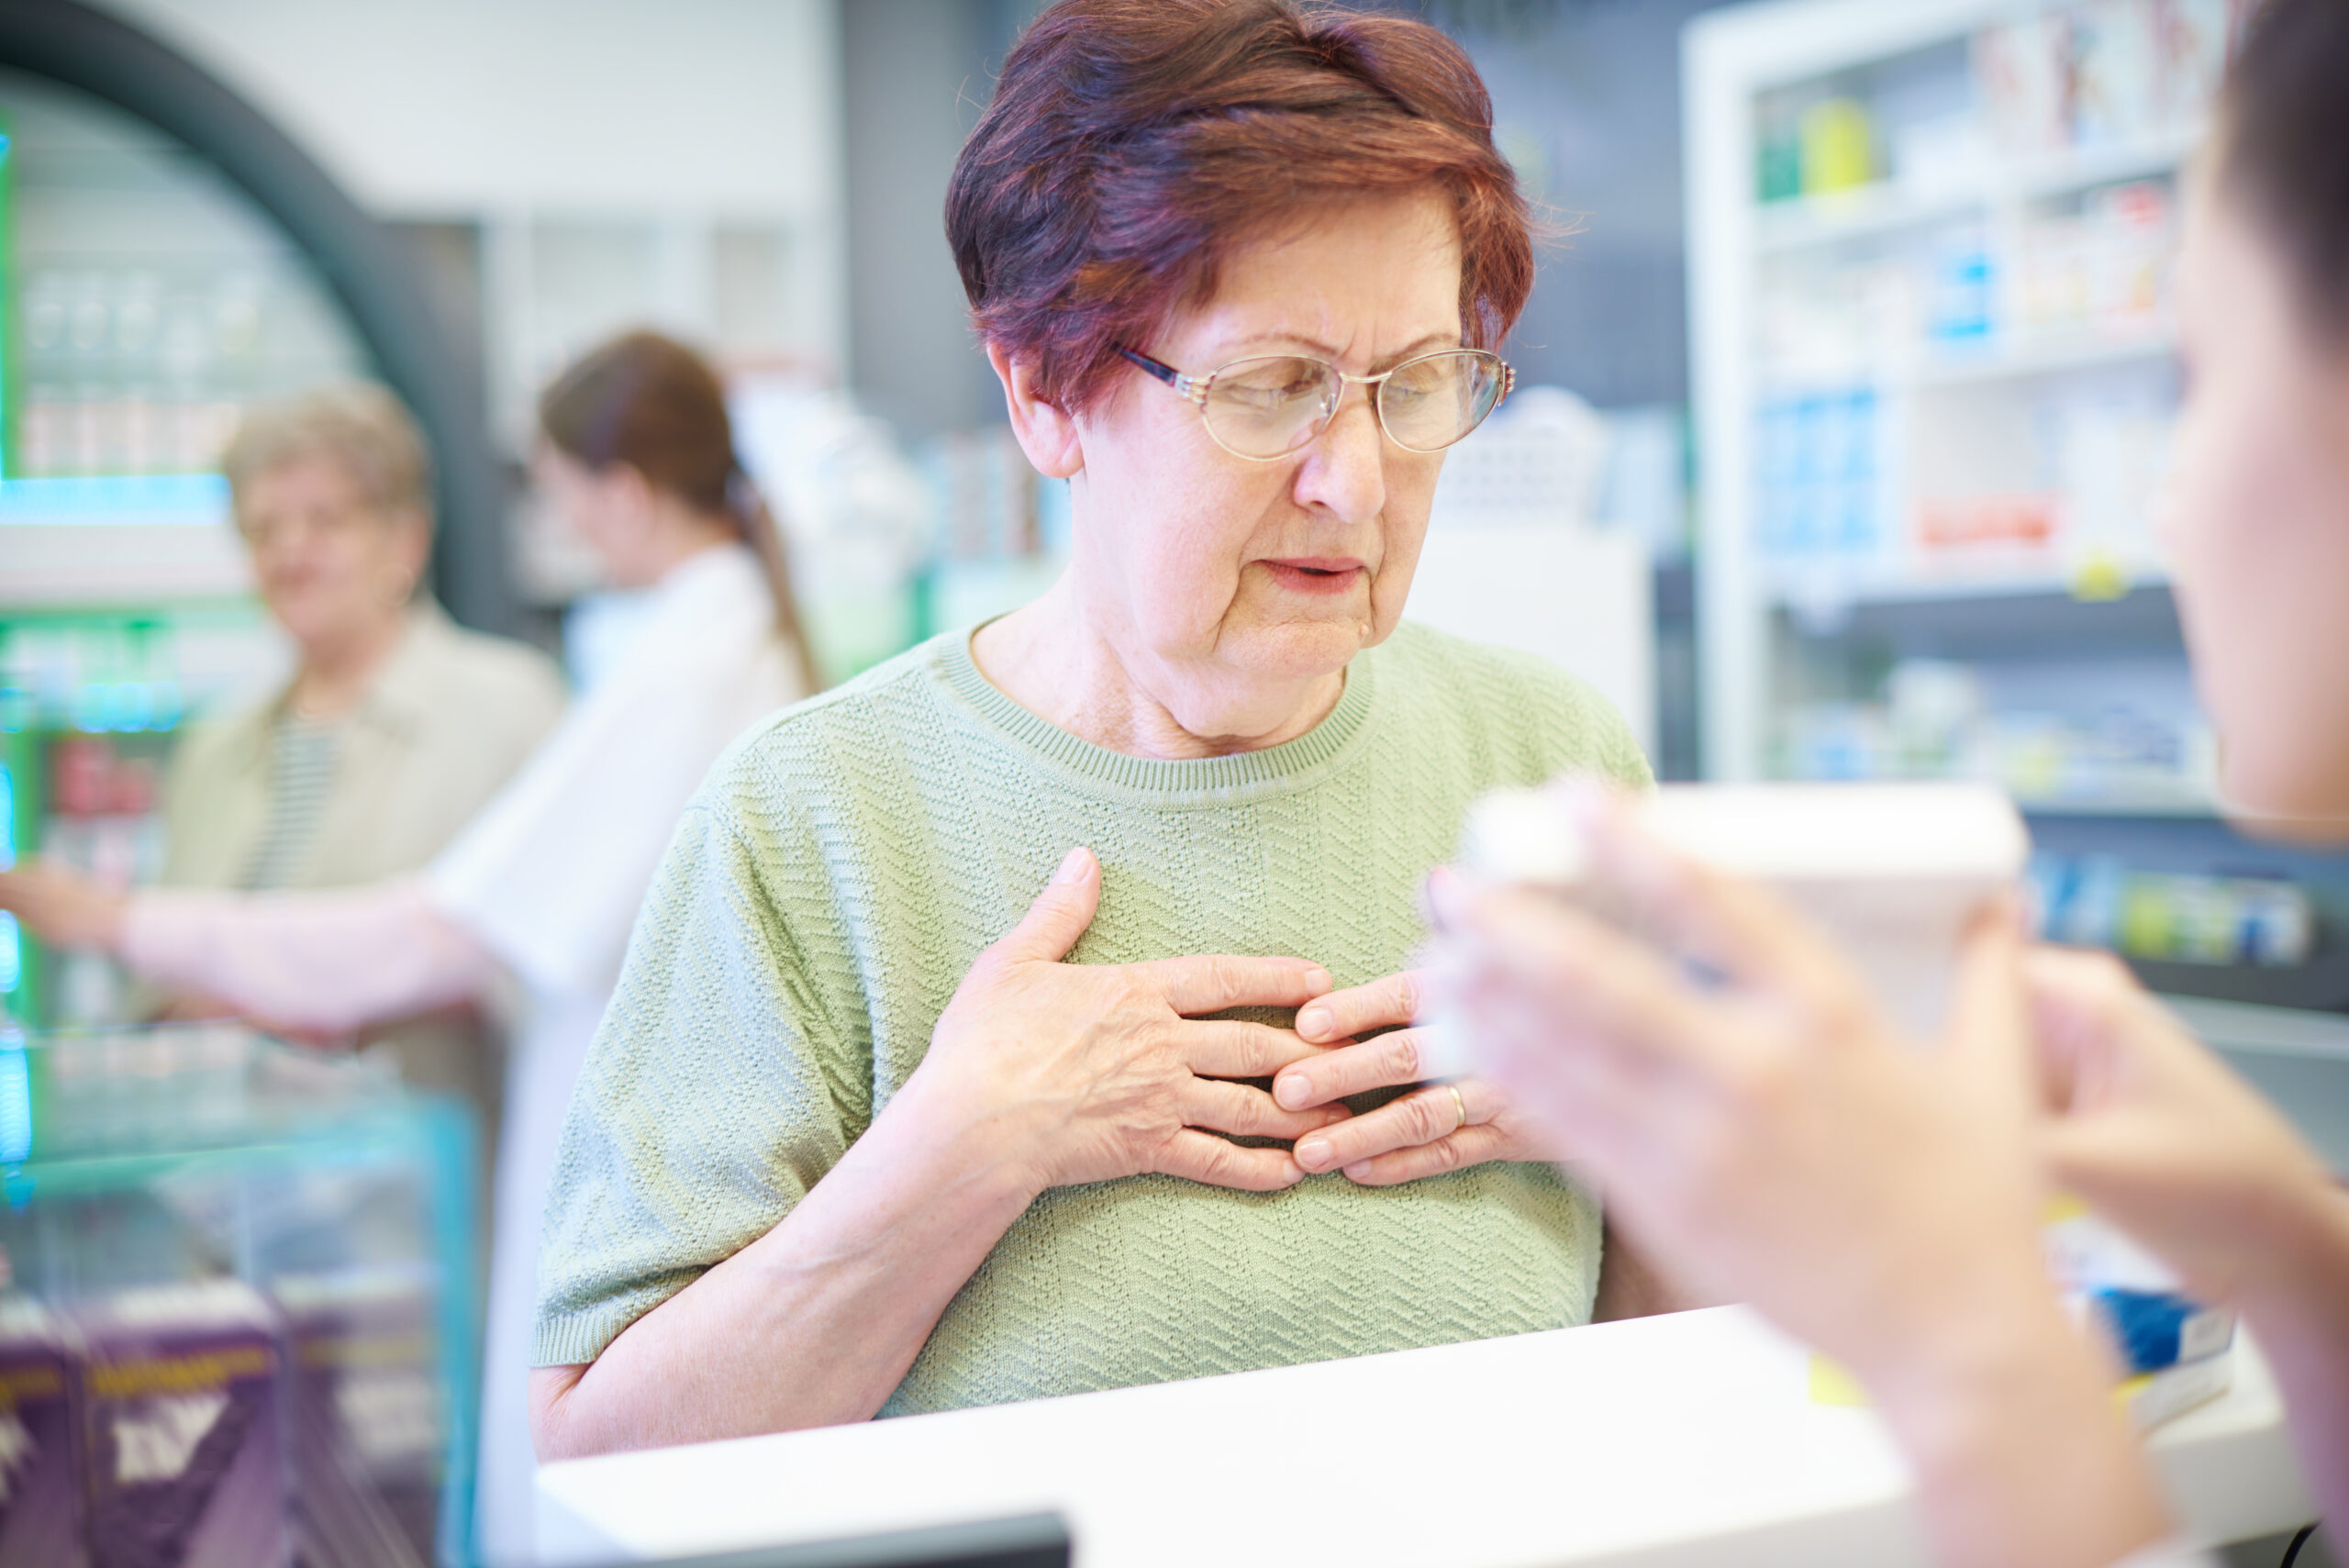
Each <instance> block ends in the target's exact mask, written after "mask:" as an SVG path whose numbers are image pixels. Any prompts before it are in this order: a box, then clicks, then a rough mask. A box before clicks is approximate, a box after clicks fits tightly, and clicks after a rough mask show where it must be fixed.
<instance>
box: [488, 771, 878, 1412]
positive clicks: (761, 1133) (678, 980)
mask: <svg viewBox="0 0 2349 1568" xmlns="http://www.w3.org/2000/svg"><path fill="white" fill-rule="evenodd" d="M716 783H717V781H715V780H714V781H713V784H716ZM714 793H716V792H715V791H714V790H713V791H705V793H704V795H703V796H702V798H701V799H699V800H697V801H696V804H695V805H694V806H692V807H690V808H689V809H688V810H687V811H686V813H685V818H684V820H683V821H682V822H681V823H680V824H679V826H678V828H677V832H676V836H675V838H674V840H672V842H671V844H670V847H669V851H668V853H667V855H666V856H665V857H664V858H663V860H662V864H661V867H660V870H659V871H658V873H656V874H655V876H654V878H653V884H652V888H651V893H650V894H649V895H648V896H647V898H646V901H645V905H644V908H643V911H642V913H641V915H640V917H639V918H638V922H637V927H636V931H635V934H634V936H633V938H632V939H631V940H630V942H629V952H628V959H627V962H626V964H625V965H624V967H623V969H622V972H621V976H620V983H619V986H618V991H617V992H616V993H615V994H614V995H613V998H612V1004H611V1006H610V1007H609V1008H608V1009H607V1011H606V1013H605V1015H604V1021H603V1025H602V1027H601V1028H600V1029H598V1030H597V1031H596V1040H595V1043H594V1044H593V1046H592V1047H591V1048H590V1050H589V1051H588V1056H587V1062H586V1065H585V1067H584V1071H583V1073H581V1076H580V1081H579V1084H578V1087H577V1089H576V1090H575V1091H574V1092H573V1095H572V1101H571V1109H570V1114H569V1117H568V1118H567V1120H566V1121H565V1123H564V1127H563V1133H562V1144H561V1148H560V1151H559V1153H558V1155H557V1158H556V1162H555V1169H554V1175H553V1182H552V1185H551V1190H550V1192H549V1195H548V1199H547V1211H546V1221H545V1231H544V1236H543V1240H542V1244H541V1247H540V1258H539V1314H538V1323H537V1329H536V1332H535V1334H534V1336H533V1344H532V1360H533V1363H534V1364H536V1365H540V1366H562V1365H575V1364H577V1363H580V1362H589V1361H593V1360H594V1359H596V1356H598V1355H600V1354H602V1352H603V1351H604V1348H605V1347H606V1346H607V1345H609V1344H610V1343H611V1342H612V1340H614V1339H615V1338H617V1337H618V1335H619V1333H620V1331H621V1330H622V1329H626V1328H627V1327H628V1326H629V1324H630V1323H633V1322H634V1321H635V1320H636V1319H637V1318H640V1317H642V1316H643V1315H644V1314H645V1313H647V1312H650V1311H651V1310H652V1309H653V1308H654V1307H658V1306H660V1305H661V1304H662V1302H664V1301H666V1300H668V1299H669V1297H670V1296H674V1295H675V1294H676V1293H677V1292H678V1291H680V1290H683V1289H684V1288H685V1286H686V1285H688V1284H692V1283H693V1281H694V1280H695V1279H696V1278H698V1277H699V1276H700V1274H701V1273H702V1272H703V1271H704V1270H706V1269H708V1268H710V1267H712V1266H713V1265H715V1264H717V1263H718V1262H722V1261H724V1260H725V1259H727V1258H729V1257H730V1256H732V1255H733V1254H734V1253H736V1252H738V1251H740V1250H741V1249H742V1248H744V1247H746V1246H748V1245H749V1244H750V1243H751V1242H752V1241H754V1240H758V1239H759V1238H760V1237H761V1236H763V1235H765V1234H766V1233H767V1232H768V1231H769V1230H771V1229H774V1227H775V1226H776V1225H777V1224H779V1223H780V1222H781V1221H782V1220H783V1218H784V1217H785V1215H787V1214H789V1213H790V1212H791V1210H792V1208H793V1207H794V1206H795V1205H796V1204H797V1203H798V1201H799V1200H800V1198H801V1197H803V1196H804V1195H806V1194H807V1191H808V1189H809V1188H811V1187H813V1186H814V1185H815V1184H816V1183H817V1182H818V1180H819V1179H821V1178H822V1176H823V1175H824V1173H826V1172H828V1171H829V1170H830V1169H831V1168H832V1166H833V1165H834V1164H835V1163H837V1162H839V1160H840V1158H841V1154H842V1153H843V1152H845V1151H846V1150H847V1147H848V1145H849V1143H850V1141H851V1140H852V1138H853V1137H854V1136H855V1131H856V1130H861V1121H862V1106H863V1104H864V1103H866V1102H865V1100H864V1096H863V1095H862V1094H861V1093H860V1091H859V1089H858V1088H857V1084H858V1083H859V1081H860V1078H867V1077H869V1073H860V1071H859V1069H858V1068H857V1067H856V1065H855V1064H854V1063H853V1062H851V1061H849V1060H848V1059H847V1056H846V1054H845V1053H844V1051H842V1048H841V1041H840V1040H839V1037H838V1036H837V1035H836V1033H835V1031H834V1030H833V1029H831V1028H830V1027H829V1023H828V1021H827V1018H826V1015H825V1010H824V1007H823V1006H822V1003H821V1000H820V998H819V996H818V992H817V989H816V987H815V985H814V984H812V982H811V979H810V976H809V971H808V966H807V962H806V960H805V957H804V955H803V953H802V952H801V951H800V949H799V947H798V945H797V943H796V940H795V939H794V936H793V933H792V931H791V930H790V929H788V927H787V925H786V923H785V919H784V918H783V917H782V914H781V912H780V911H781V906H780V903H779V901H778V900H777V899H775V898H774V896H772V889H773V880H772V879H773V877H774V874H776V873H777V871H778V867H777V865H776V862H777V860H778V858H779V856H780V845H779V842H778V840H776V838H775V836H774V835H773V834H772V833H756V832H745V831H744V830H743V828H742V825H741V819H740V815H739V814H738V813H736V812H734V811H731V810H729V808H727V807H725V806H721V805H718V804H713V801H712V795H713V794H714ZM754 840H755V845H754ZM844 1104H845V1105H848V1106H853V1107H856V1114H857V1117H858V1121H857V1123H856V1124H855V1125H854V1128H853V1129H852V1123H851V1120H850V1117H849V1116H848V1115H845V1114H843V1112H842V1109H841V1106H843V1105H844Z"/></svg>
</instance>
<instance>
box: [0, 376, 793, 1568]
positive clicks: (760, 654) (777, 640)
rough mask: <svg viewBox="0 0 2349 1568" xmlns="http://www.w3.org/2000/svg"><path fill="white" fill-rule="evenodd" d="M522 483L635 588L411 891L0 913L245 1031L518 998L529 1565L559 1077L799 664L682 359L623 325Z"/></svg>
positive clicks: (744, 489) (515, 1378)
mask: <svg viewBox="0 0 2349 1568" xmlns="http://www.w3.org/2000/svg"><path fill="white" fill-rule="evenodd" d="M539 416H540V429H541V434H542V437H543V439H542V441H541V444H540V450H539V452H538V454H537V456H536V458H535V460H534V462H533V473H534V476H535V478H536V480H537V483H538V484H539V485H540V488H541V489H542V490H543V492H544V493H545V494H546V495H547V497H548V498H549V500H550V501H551V503H552V505H553V506H554V507H555V509H556V510H557V511H558V512H559V513H560V514H561V515H562V517H563V518H564V519H565V520H566V521H567V522H568V524H569V525H570V526H571V527H573V528H575V529H576V531H577V532H578V534H579V536H580V537H581V538H582V539H584V541H585V542H586V544H587V545H588V546H589V547H590V548H591V549H592V550H594V552H595V554H596V557H597V559H598V561H599V562H601V564H602V567H603V569H604V573H605V574H606V577H607V581H608V582H609V583H610V584H612V585H614V586H616V587H622V588H638V589H643V590H645V591H646V594H647V596H646V600H645V602H644V604H643V606H641V610H640V614H638V615H637V616H635V617H632V626H631V629H630V630H629V633H628V634H627V641H626V643H625V645H624V646H621V647H619V648H617V649H615V650H613V651H611V655H610V657H608V658H607V659H606V660H604V661H602V662H601V663H602V666H603V668H604V669H605V670H606V671H607V673H605V674H603V675H602V676H601V677H600V678H599V680H598V683H597V684H596V685H594V686H591V687H590V688H589V689H587V690H586V691H584V692H583V693H582V694H581V695H580V697H579V699H578V700H577V701H576V702H575V703H574V704H573V706H572V707H571V709H570V711H569V712H568V713H567V714H565V715H564V717H563V718H562V722H561V723H560V724H559V725H558V726H557V727H556V728H555V729H554V731H553V733H552V734H551V735H550V736H549V737H548V738H547V740H546V741H545V743H544V744H542V745H541V746H540V748H539V749H538V751H536V752H534V753H533V754H532V755H531V756H530V758H529V761H528V762H525V763H524V764H523V765H522V768H521V771H520V772H519V773H517V774H516V775H515V777H514V778H513V779H512V781H511V782H510V783H508V784H507V786H506V787H505V788H504V789H503V790H501V791H500V792H498V794H497V795H495V797H494V798H493V799H492V800H491V801H490V802H489V804H488V805H487V806H484V808H483V809H482V810H481V811H480V812H479V814H478V815H476V816H475V817H473V820H472V821H471V822H469V823H468V824H466V826H465V827H464V828H463V829H462V831H461V832H459V833H458V835H457V836H456V838H455V840H454V841H453V842H451V844H450V845H449V847H448V848H447V849H446V850H444V851H442V852H441V853H440V854H439V855H438V856H436V857H435V858H434V859H433V860H432V861H431V862H430V864H429V866H427V867H426V868H425V870H424V871H423V873H421V874H420V875H415V876H408V877H401V878H395V879H393V880H390V881H384V882H378V883H375V884H371V885H369V886H366V887H364V888H357V889H352V890H350V891H347V892H341V893H290V892H282V893H198V892H193V891H184V890H161V889H159V890H152V891H148V892H140V893H133V894H131V895H128V896H127V897H126V896H123V895H114V894H110V893H107V892H105V891H103V890H101V889H100V888H98V887H96V886H95V884H90V883H88V882H86V881H84V880H83V879H81V878H79V877H75V876H72V875H70V874H67V873H61V872H59V871H56V870H54V869H52V868H46V867H40V866H34V867H28V868H27V869H25V870H21V871H18V872H15V873H0V907H6V908H10V909H13V910H15V911H16V912H17V915H18V916H19V917H21V918H23V919H24V920H25V922H26V923H27V924H28V926H30V927H31V928H32V929H34V930H35V931H36V933H38V934H39V935H40V936H41V937H42V938H43V939H45V940H49V941H51V942H53V943H59V944H65V945H72V944H79V945H84V946H90V947H96V948H101V949H105V950H107V951H112V952H113V953H115V954H116V955H117V956H118V957H119V958H120V959H121V960H122V961H123V962H125V963H127V964H128V965H129V966H130V968H131V969H132V970H133V971H134V972H135V973H138V974H139V976H141V977H142V978H143V979H145V980H148V981H150V982H151V983H157V984H165V985H170V986H174V987H179V988H184V989H187V990H191V991H195V992H200V993H202V994H205V995H211V996H217V997H219V998H221V999H222V1000H223V1001H225V1002H227V1003H228V1005H230V1006H233V1007H235V1008H236V1009H237V1010H238V1011H239V1012H241V1013H244V1014H247V1015H249V1016H252V1017H257V1018H269V1019H272V1020H273V1021H275V1022H276V1023H278V1024H279V1025H281V1026H284V1027H291V1028H295V1029H307V1030H327V1031H342V1030H350V1029H358V1028H361V1027H362V1026H364V1025H368V1024H371V1023H373V1022H375V1021H377V1020H380V1019H384V1018H397V1017H404V1016H406V1015H408V1014H412V1013H416V1012H418V1011H422V1010H425V1009H429V1008H433V1007H439V1006H448V1005H451V1004H453V1003H457V1002H461V1001H464V1000H467V999H470V998H477V997H480V996H482V995H484V994H485V993H486V992H487V991H488V990H489V988H490V987H491V986H492V985H493V984H494V983H495V981H496V979H497V978H498V976H499V975H500V974H501V973H504V974H511V975H512V976H514V977H515V978H516V979H518V981H519V982H520V983H521V984H522V986H523V989H524V992H525V994H526V996H527V1002H526V1005H525V1010H524V1016H523V1017H522V1018H521V1020H520V1022H519V1025H518V1029H517V1030H516V1034H515V1049H514V1051H513V1057H512V1061H511V1063H510V1065H509V1070H508V1080H507V1102H506V1117H505V1125H504V1129H503V1135H502V1138H501V1140H500V1150H499V1155H498V1163H497V1171H496V1191H495V1243H494V1248H493V1257H492V1262H491V1270H490V1276H491V1277H490V1291H489V1326H488V1336H487V1345H486V1348H485V1352H484V1383H483V1395H482V1448H481V1467H480V1473H479V1477H478V1485H477V1494H476V1496H477V1530H476V1534H477V1538H478V1540H479V1544H480V1548H481V1551H482V1556H483V1559H484V1561H485V1562H490V1563H493V1564H502V1563H507V1562H524V1561H527V1560H528V1559H529V1555H530V1540H531V1523H530V1521H531V1510H532V1507H533V1504H532V1498H531V1472H532V1467H533V1464H534V1461H533V1460H532V1457H531V1453H530V1442H529V1424H528V1417H527V1413H526V1407H525V1404H524V1394H525V1388H526V1381H527V1370H528V1366H529V1353H528V1352H529V1324H530V1315H531V1307H532V1301H533V1289H532V1272H533V1262H534V1259H535V1256H536V1253H537V1249H538V1239H539V1219H540V1210H541V1209H542V1208H543V1207H544V1202H545V1197H544V1195H545V1191H546V1186H547V1181H548V1175H549V1172H550V1169H551V1165H552V1162H553V1159H554V1147H555V1140H556V1136H557V1134H558V1132H559V1130H560V1129H561V1126H562V1115H563V1110H564V1106H566V1104H567V1103H568V1101H569V1099H570V1095H571V1085H572V1081H573V1078H574V1077H575V1076H576V1074H577V1072H578V1068H579V1062H580V1060H581V1058H582V1057H583V1056H584V1053H585V1051H586V1048H587V1042H588V1040H589V1038H590V1037H591V1036H592V1035H593V1034H594V1032H595V1029H596V1022H597V1020H598V1019H599V1018H601V1017H602V1015H603V1011H604V1006H605V1003H606V1002H607V999H608V998H609V996H610V995H611V989H612V985H613V983H614V981H615V979H616V978H617V976H618V973H619V967H620V959H621V956H622V953H623V951H624V950H625V949H626V947H627V945H628V936H629V927H630V926H631V924H632V923H633V922H634V920H635V917H636V912H637V906H638V905H639V903H640V902H641V900H642V898H643V895H644V889H645V885H646V884H647V883H648V882H649V881H650V880H651V874H652V869H653V866H654V863H655V862H657V861H658V860H659V858H660V855H661V852H662V849H663V847H664V846H665V845H666V844H667V843H668V841H669V837H670V834H671V831H672V830H673V829H674V827H675V826H676V822H677V818H678V815H679V813H680V812H681V811H682V810H683V809H684V807H685V802H686V800H687V798H688V797H689V796H690V795H692V794H693V792H694V789H695V787H696V785H697V784H699V783H700V782H701V777H702V774H703V773H705V772H706V771H707V769H708V767H709V765H710V763H711V762H713V761H714V760H715V759H716V758H717V756H718V752H719V751H721V750H722V749H724V747H725V746H726V744H727V742H728V741H729V740H732V739H733V738H734V737H735V736H736V735H737V734H739V733H740V731H741V730H742V729H744V728H747V727H748V726H749V725H750V724H751V722H752V721H753V720H755V719H757V718H759V717H762V716H763V715H765V714H767V713H769V712H771V711H773V710H774V709H775V708H778V707H781V706H785V704H787V703H790V702H793V701H795V700H796V699H797V698H799V697H801V696H804V695H807V693H808V691H809V690H810V689H811V688H812V686H813V685H814V684H815V683H814V676H813V673H812V672H813V664H812V661H811V660H810V658H809V655H808V651H807V644H806V641H805V639H804V638H803V637H802V635H801V633H800V629H799V618H798V613H797V610H796V606H795V605H794V604H793V601H792V596H791V589H790V579H789V575H788V573H787V570H786V568H785V556H784V553H783V549H784V547H783V541H782V538H781V535H780V533H779V531H778V529H777V528H776V526H775V522H774V517H772V516H771V515H770V514H769V513H768V510H767V508H766V506H765V505H764V504H763V502H762V501H761V500H760V498H759V495H758V493H757V491H756V490H755V489H754V488H753V487H752V486H751V484H750V482H749V480H748V478H747V477H746V476H745V475H744V473H743V472H742V469H741V465H740V462H739V461H738V460H737V458H736V456H735V452H734V442H733V431H732V426H731V422H730V421H729V418H728V416H727V409H726V402H725V397H724V394H723V390H722V388H721V386H720V384H719V383H718V377H717V376H716V374H715V373H712V372H711V370H710V369H709V367H708V366H707V365H706V364H705V363H703V361H701V360H700V359H699V358H698V357H697V356H696V355H695V354H694V353H693V352H692V351H691V350H688V349H686V348H685V347H683V346H682V345H679V344H677V343H674V342H673V341H671V340H669V339H665V338H662V337H659V336H657V335H654V334H651V333H645V332H639V333H632V334H629V335H628V336H626V337H623V338H620V339H617V340H616V341H613V342H611V343H608V344H606V345H605V346H603V347H602V348H599V349H597V350H595V351H594V352H592V353H590V354H588V355H586V356H585V357H584V359H582V360H581V361H579V362H578V363H576V364H574V365H573V366H572V367H571V368H570V369H569V370H567V371H565V372H564V373H562V375H561V376H560V377H558V378H557V379H556V380H555V382H554V383H553V384H552V385H551V386H550V387H549V388H548V389H547V391H546V393H545V395H543V396H542V397H541V399H540V406H539Z"/></svg>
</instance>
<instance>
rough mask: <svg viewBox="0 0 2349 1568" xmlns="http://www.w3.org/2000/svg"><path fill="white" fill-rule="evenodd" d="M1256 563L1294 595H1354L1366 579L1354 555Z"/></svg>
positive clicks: (1316, 556) (1293, 557)
mask: <svg viewBox="0 0 2349 1568" xmlns="http://www.w3.org/2000/svg"><path fill="white" fill-rule="evenodd" d="M1256 564H1258V565H1259V566H1262V567H1263V568H1264V570H1265V571H1267V572H1270V573H1272V574H1273V581H1274V582H1275V583H1278V584H1280V585H1281V586H1282V587H1284V588H1286V589H1287V590H1288V591H1289V592H1290V593H1292V594H1317V595H1335V594H1345V593H1351V592H1353V587H1354V584H1357V583H1359V582H1361V581H1362V576H1363V566H1362V562H1359V561H1356V560H1354V559H1353V557H1352V556H1318V555H1297V556H1291V557H1289V558H1287V559H1286V560H1284V561H1260V562H1257V563H1256Z"/></svg>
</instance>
